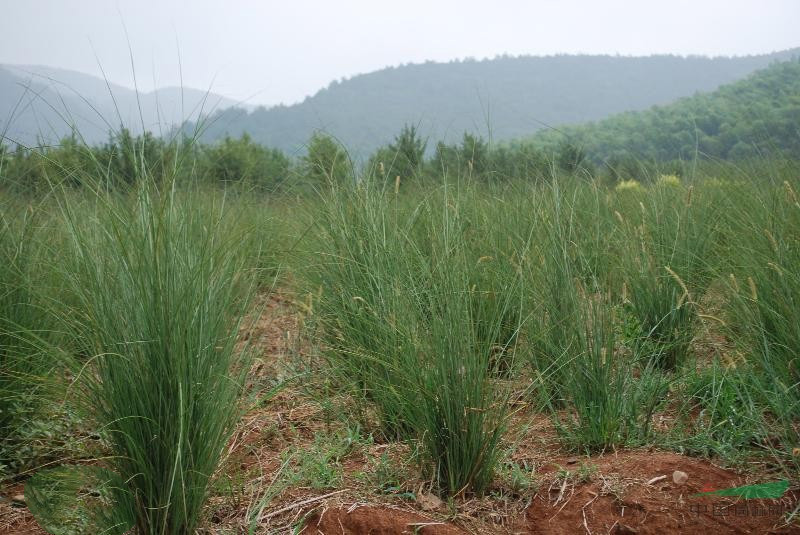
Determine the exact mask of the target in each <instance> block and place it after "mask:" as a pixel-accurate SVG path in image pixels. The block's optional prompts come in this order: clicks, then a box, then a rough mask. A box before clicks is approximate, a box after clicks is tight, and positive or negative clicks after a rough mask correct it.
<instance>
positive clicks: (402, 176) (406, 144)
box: [367, 125, 427, 181]
mask: <svg viewBox="0 0 800 535" xmlns="http://www.w3.org/2000/svg"><path fill="white" fill-rule="evenodd" d="M426 144H427V142H426V141H424V140H423V139H422V138H420V136H419V133H418V132H417V128H416V127H415V126H413V125H411V126H409V125H405V126H403V130H401V131H400V134H398V135H397V136H396V137H395V138H394V143H392V144H391V145H389V146H387V147H382V148H380V149H378V151H377V152H376V153H375V154H374V155H373V156H372V157H371V158H370V161H369V163H368V166H367V168H368V169H370V170H371V171H372V172H373V173H375V174H376V175H377V176H379V177H381V178H382V179H383V180H386V181H394V180H396V179H399V180H400V181H405V180H408V179H409V178H416V177H417V176H418V174H419V172H420V171H421V170H422V166H423V164H424V162H425V146H426Z"/></svg>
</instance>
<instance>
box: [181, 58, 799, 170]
mask: <svg viewBox="0 0 800 535" xmlns="http://www.w3.org/2000/svg"><path fill="white" fill-rule="evenodd" d="M798 51H800V49H793V50H787V51H783V52H777V53H772V54H763V55H757V56H745V57H733V58H728V57H717V58H707V57H699V56H698V57H695V56H690V57H678V56H649V57H620V56H585V55H584V56H580V55H578V56H572V55H561V56H545V57H532V56H523V57H507V56H504V57H499V58H495V59H491V60H482V61H474V60H465V61H454V62H450V63H434V62H427V63H422V64H411V65H404V66H400V67H390V68H386V69H382V70H379V71H375V72H372V73H368V74H362V75H358V76H354V77H352V78H350V79H348V80H344V81H341V82H336V81H335V82H332V83H331V84H330V85H329V86H328V87H327V88H325V89H322V90H320V91H319V92H317V93H316V94H315V95H313V96H311V97H308V98H306V99H305V100H304V101H303V102H300V103H298V104H294V105H291V106H276V107H272V108H258V109H256V110H255V111H253V112H250V113H247V112H244V111H241V110H235V109H227V110H220V111H219V112H217V113H215V114H213V115H212V116H211V117H210V119H209V120H208V121H207V122H206V123H205V124H204V125H203V126H204V128H205V130H204V134H203V139H204V140H206V141H213V140H217V139H220V138H222V137H224V136H226V135H232V136H239V135H241V134H242V133H244V132H247V133H248V134H249V135H250V136H251V137H252V138H253V139H254V140H255V141H258V142H260V143H263V144H265V145H268V146H271V147H276V148H279V149H282V150H284V151H287V152H289V153H290V154H297V153H301V152H302V151H303V147H304V144H305V143H306V142H307V140H308V139H309V137H310V136H311V134H312V133H313V132H314V131H315V130H323V131H326V132H328V133H330V134H331V135H333V136H335V137H336V138H338V139H339V140H340V141H341V142H342V143H343V144H344V145H345V146H346V147H347V148H348V149H350V150H351V151H352V152H353V153H354V154H356V155H361V156H365V155H367V154H369V153H371V152H372V151H374V150H375V149H376V148H378V147H379V146H381V145H383V144H385V143H387V142H389V141H391V140H392V137H393V136H394V135H396V134H397V133H398V132H399V131H400V129H401V128H402V126H403V125H404V124H406V123H410V124H414V125H417V126H418V127H419V128H418V129H419V131H420V132H421V133H422V134H423V135H424V136H428V137H429V139H430V140H431V141H432V142H435V141H439V140H444V141H454V140H456V139H458V138H460V136H461V135H462V133H463V132H464V131H471V132H477V133H479V134H481V135H483V136H484V137H490V138H491V139H493V140H495V141H500V140H508V139H514V138H520V137H525V136H529V135H531V134H533V133H534V132H535V131H536V130H538V129H540V128H542V127H545V126H559V125H565V124H579V123H583V122H587V121H596V120H600V119H603V118H606V117H609V116H611V115H613V114H617V113H620V112H625V111H631V110H643V109H647V108H650V107H651V106H654V105H663V104H667V103H670V102H672V101H674V100H676V99H678V98H680V97H685V96H689V95H693V94H695V93H697V92H707V91H713V90H715V89H716V88H717V87H719V86H720V85H723V84H726V83H730V82H733V81H735V80H738V79H741V78H743V77H745V76H747V75H748V74H750V73H752V72H754V71H756V70H758V69H761V68H764V67H766V66H768V65H769V64H771V63H773V62H776V61H780V60H784V59H789V58H790V57H792V56H793V55H796V54H797V53H798ZM189 127H190V128H192V127H193V125H190V126H189ZM432 145H433V143H429V147H431V146H432Z"/></svg>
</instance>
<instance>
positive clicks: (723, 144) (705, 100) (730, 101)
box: [516, 55, 800, 167]
mask: <svg viewBox="0 0 800 535" xmlns="http://www.w3.org/2000/svg"><path fill="white" fill-rule="evenodd" d="M564 142H568V143H570V144H572V145H574V146H577V147H580V148H581V149H582V150H583V152H584V153H585V154H586V155H587V156H589V157H590V158H591V159H593V160H595V161H596V162H602V161H605V162H607V163H609V164H611V165H612V166H613V165H621V166H622V167H625V166H628V167H630V164H631V163H632V161H635V160H637V159H640V160H656V161H658V160H660V161H665V160H674V159H683V160H692V159H693V158H695V157H696V156H697V155H701V156H703V157H712V158H720V159H725V160H739V159H746V158H752V157H757V156H766V155H769V154H775V153H784V154H786V155H791V156H793V157H795V158H796V157H797V155H800V55H798V57H796V58H795V59H792V60H788V61H783V62H780V63H775V64H772V65H770V66H769V67H766V68H764V69H761V70H758V71H756V72H754V73H752V74H750V75H749V76H747V77H745V78H743V79H741V80H737V81H735V82H732V83H729V84H725V85H723V86H721V87H719V88H718V89H716V90H715V91H713V92H710V93H703V94H696V95H693V96H690V97H684V98H681V99H679V100H677V101H675V102H673V103H671V104H668V105H665V106H653V107H652V108H650V109H647V110H643V111H631V112H625V113H621V114H618V115H614V116H612V117H609V118H607V119H603V120H601V121H597V122H591V123H585V124H581V125H575V126H565V127H562V128H559V129H558V131H555V130H547V131H543V132H539V133H538V134H535V135H534V136H532V137H530V138H528V139H522V140H517V141H516V143H518V144H526V143H530V144H532V145H533V146H535V147H537V148H541V149H544V150H546V151H547V152H552V151H555V150H558V147H559V146H560V145H561V144H563V143H564ZM633 167H635V165H634V166H633Z"/></svg>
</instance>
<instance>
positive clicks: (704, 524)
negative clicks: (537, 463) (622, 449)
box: [513, 451, 800, 535]
mask: <svg viewBox="0 0 800 535" xmlns="http://www.w3.org/2000/svg"><path fill="white" fill-rule="evenodd" d="M573 461H574V459H573ZM589 462H590V464H591V465H593V466H594V467H596V473H595V475H593V476H591V479H590V481H588V482H586V483H575V485H574V486H571V484H570V483H569V482H568V484H567V485H566V486H564V487H563V489H564V490H563V492H562V486H560V485H558V484H556V485H550V487H549V488H541V489H540V492H539V493H538V494H537V495H536V497H535V498H534V500H533V503H532V504H531V506H530V507H529V508H528V510H527V511H526V514H525V519H524V522H523V523H522V524H521V525H519V526H518V529H516V530H513V531H514V532H516V533H537V534H546V535H562V534H563V535H572V534H576V533H595V534H598V533H603V534H618V535H622V534H639V535H645V534H663V533H687V534H695V533H697V534H707V535H711V534H717V533H720V534H722V533H754V534H755V533H758V534H767V533H800V526H798V525H797V524H794V525H793V526H784V525H782V524H783V517H784V515H785V513H787V512H790V511H793V510H794V508H795V507H797V504H798V496H797V494H796V493H793V492H787V493H786V494H785V495H784V498H783V499H781V500H766V499H763V500H762V499H751V500H743V499H738V501H737V500H736V499H731V498H723V497H716V496H704V497H695V496H693V494H695V493H698V492H703V491H707V490H719V489H725V488H730V487H736V486H741V485H745V484H748V482H747V481H744V480H743V479H742V478H741V477H740V476H738V475H737V474H736V473H734V472H731V471H728V470H724V469H722V468H719V467H717V466H714V465H713V464H711V463H709V462H707V461H703V460H698V459H692V458H690V457H683V456H680V455H676V454H673V453H662V452H644V451H639V452H626V453H624V454H620V455H606V456H603V457H597V458H592V459H590V460H589ZM564 466H565V467H566V468H567V469H573V470H574V468H573V467H569V466H566V464H565V465H564ZM560 468H561V467H559V466H558V465H555V464H550V465H548V466H546V467H543V469H542V471H543V472H545V471H551V472H553V473H554V474H555V472H556V471H557V470H559V469H560ZM676 470H679V471H682V472H685V473H686V474H687V475H688V476H689V479H688V481H686V482H685V483H684V484H683V485H678V484H676V483H674V482H673V478H672V476H673V472H674V471H676ZM660 476H667V477H666V478H664V479H660V480H659V481H657V482H654V483H652V484H648V482H649V481H651V480H653V479H654V478H657V477H660ZM560 480H561V481H562V483H563V478H561V479H560Z"/></svg>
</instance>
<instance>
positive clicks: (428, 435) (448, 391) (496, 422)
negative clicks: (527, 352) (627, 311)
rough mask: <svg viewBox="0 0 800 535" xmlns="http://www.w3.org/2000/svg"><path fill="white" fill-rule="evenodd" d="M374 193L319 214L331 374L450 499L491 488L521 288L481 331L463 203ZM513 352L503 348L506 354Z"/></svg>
mask: <svg viewBox="0 0 800 535" xmlns="http://www.w3.org/2000/svg"><path fill="white" fill-rule="evenodd" d="M392 198H393V196H392V195H388V194H387V192H385V191H383V190H380V189H378V188H377V187H376V185H375V184H373V183H372V182H367V183H364V184H362V185H359V186H358V187H356V188H345V189H342V190H334V191H333V192H332V193H331V194H330V195H329V196H327V197H326V198H325V199H324V201H323V206H322V208H323V209H322V210H321V211H320V213H319V215H318V221H317V235H316V238H315V245H316V246H317V247H319V249H318V250H317V251H315V256H316V257H317V258H319V259H321V261H320V262H319V263H318V264H317V265H313V266H310V268H311V269H310V270H308V271H307V272H306V277H307V278H308V280H309V288H310V289H311V288H322V289H323V291H322V294H321V295H320V297H319V300H318V303H317V313H316V316H317V317H316V320H317V322H318V326H319V328H320V329H321V333H322V335H323V336H324V339H323V343H324V345H325V347H326V348H327V351H326V357H327V359H328V361H329V363H330V371H331V373H333V374H335V375H336V376H337V377H338V380H339V382H340V383H341V384H342V386H343V387H345V388H347V389H348V390H350V391H351V392H353V393H354V394H356V396H358V397H360V398H361V399H363V400H364V401H366V402H368V403H369V404H374V406H375V407H376V408H377V410H378V414H379V418H380V422H381V425H382V429H383V432H384V434H386V435H388V436H397V437H401V438H405V439H415V440H419V441H420V442H421V444H422V452H423V455H424V459H425V461H424V469H425V473H426V475H427V476H429V477H431V478H432V479H433V481H435V482H436V484H437V485H438V486H439V488H440V489H441V490H442V491H443V492H444V493H447V494H455V493H459V492H463V491H464V490H473V491H475V492H482V491H483V490H485V489H486V487H487V485H488V484H489V482H490V481H491V477H492V474H493V471H494V468H495V464H496V461H497V455H498V448H499V440H500V437H501V436H502V432H503V429H504V425H505V419H506V416H507V410H508V409H507V405H506V403H505V402H504V401H503V400H504V399H506V397H507V396H508V391H507V389H506V388H504V387H502V386H501V385H499V384H498V383H496V382H495V381H494V379H493V377H494V375H496V368H497V366H498V363H497V361H496V359H494V358H493V356H494V355H495V353H496V350H497V349H496V343H497V341H498V340H500V339H501V338H500V336H499V332H500V330H501V328H502V324H503V320H502V318H503V317H504V314H503V313H504V311H505V310H507V309H509V308H511V307H513V306H514V300H513V296H514V295H516V290H515V288H517V287H518V285H516V284H512V285H511V286H509V287H507V288H505V289H503V291H500V292H498V293H497V294H496V295H495V297H494V299H496V300H497V302H499V303H500V306H499V307H495V308H493V309H492V310H494V311H495V313H494V314H495V315H494V316H492V315H491V314H489V312H488V309H487V311H486V312H484V313H483V314H482V315H481V320H480V321H476V320H477V318H476V317H475V315H474V314H475V310H476V308H475V304H474V300H475V299H485V296H484V295H481V294H478V293H476V292H475V291H474V290H471V288H472V285H473V281H474V280H476V278H475V275H476V274H477V272H478V271H479V270H480V266H479V263H478V258H475V257H474V256H473V255H472V254H470V252H469V249H468V248H467V246H466V244H467V242H466V240H465V224H466V222H465V221H464V220H463V219H462V218H461V216H460V213H459V210H458V209H457V208H456V207H453V208H450V203H455V205H456V206H457V205H458V203H459V200H458V199H457V198H453V197H451V196H450V194H449V193H448V191H447V189H445V190H444V191H442V192H441V199H437V200H435V201H430V202H422V203H420V204H416V203H412V204H406V203H397V202H395V201H393V200H392ZM504 349H506V348H501V350H504Z"/></svg>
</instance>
